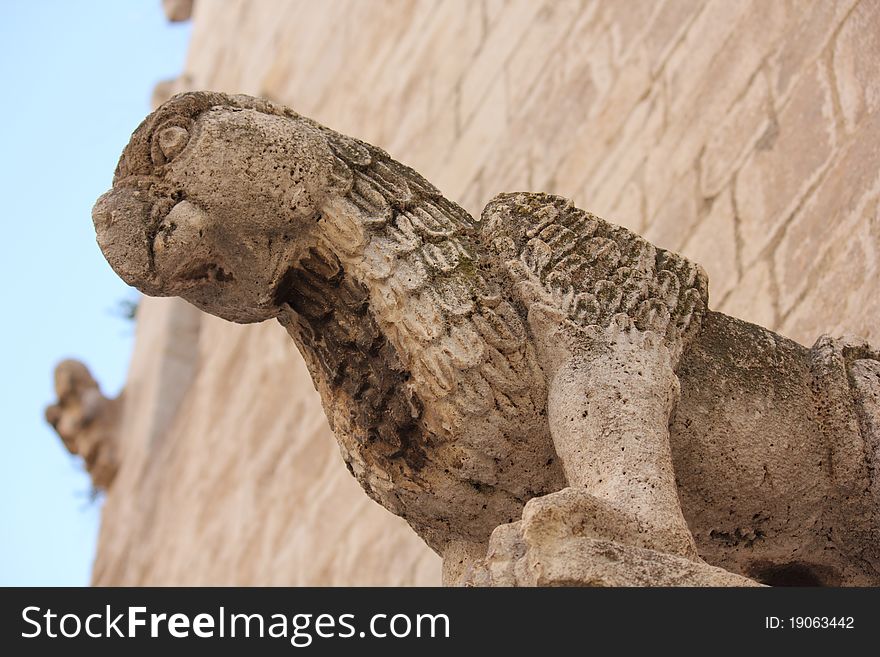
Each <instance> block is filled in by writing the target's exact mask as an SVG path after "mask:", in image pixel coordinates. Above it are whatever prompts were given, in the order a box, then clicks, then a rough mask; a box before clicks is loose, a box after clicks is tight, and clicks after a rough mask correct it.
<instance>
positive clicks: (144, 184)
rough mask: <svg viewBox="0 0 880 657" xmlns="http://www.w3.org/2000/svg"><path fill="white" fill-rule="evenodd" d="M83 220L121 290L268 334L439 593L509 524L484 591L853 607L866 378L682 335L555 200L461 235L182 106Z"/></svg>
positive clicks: (650, 251) (377, 173) (329, 136)
mask: <svg viewBox="0 0 880 657" xmlns="http://www.w3.org/2000/svg"><path fill="white" fill-rule="evenodd" d="M692 184H693V185H694V186H696V179H694V180H693V182H692ZM727 202H728V205H729V199H728V201H727ZM717 212H718V214H719V216H721V217H722V218H724V217H726V218H727V223H728V224H730V221H731V218H732V208H731V207H728V208H727V210H726V211H725V210H724V207H723V206H722V205H721V204H720V203H719V206H718V210H717ZM93 217H94V223H95V229H96V232H97V237H98V243H99V245H100V246H101V249H102V251H103V252H104V254H105V256H106V257H107V259H108V261H109V262H110V264H111V265H112V266H113V268H114V269H115V270H116V271H117V273H119V275H120V276H122V277H123V278H124V279H125V280H126V281H127V282H128V283H129V284H132V285H135V286H137V287H138V288H140V289H141V290H143V291H144V292H146V293H149V294H153V295H178V296H181V297H183V298H185V299H187V300H188V301H190V302H191V303H193V304H194V305H196V306H197V307H199V308H201V309H202V310H204V311H206V312H209V313H211V314H214V315H217V316H218V317H221V318H223V319H227V320H232V321H235V322H239V323H251V322H259V321H263V320H265V319H270V318H276V319H278V320H279V321H280V323H281V324H282V325H283V326H284V327H285V328H286V329H287V331H288V333H289V334H290V336H291V337H292V338H293V340H294V342H295V343H296V344H297V346H298V347H299V349H300V351H301V353H302V354H303V356H304V357H305V360H306V364H307V365H308V367H309V371H310V373H311V376H312V378H313V380H314V383H315V387H316V388H317V390H318V392H319V394H320V395H321V398H322V402H323V405H324V409H325V412H326V413H327V416H328V419H329V421H330V425H331V427H332V428H333V430H334V433H335V436H336V438H337V440H338V442H339V445H340V448H341V450H342V454H343V458H344V459H345V461H346V464H347V466H348V468H349V470H350V472H351V473H352V474H353V475H354V476H355V478H356V479H357V480H358V481H359V483H360V484H361V486H362V487H363V488H364V490H365V491H366V492H367V493H368V494H369V495H370V496H371V497H372V498H373V499H375V500H376V501H378V502H379V503H380V504H382V505H383V506H385V507H386V508H387V509H389V510H390V511H392V512H393V513H396V514H397V515H400V516H401V517H403V518H405V519H406V521H407V522H408V523H409V524H410V526H411V527H413V529H415V530H416V532H417V533H418V534H419V535H420V536H421V537H422V538H423V539H424V540H425V541H426V542H427V543H428V545H430V546H431V547H432V548H433V549H434V550H436V551H437V552H438V553H440V554H441V555H444V557H445V558H446V561H447V566H446V568H445V576H446V578H447V581H449V582H450V583H452V582H454V581H461V580H462V579H465V580H467V578H468V577H470V575H468V573H469V572H470V571H472V570H474V569H476V570H474V572H484V571H483V570H480V569H481V568H482V566H480V564H481V562H482V560H481V559H480V557H479V555H482V554H488V553H487V549H489V542H490V536H491V534H492V532H493V530H494V529H495V528H496V527H498V526H499V525H505V524H508V523H513V522H515V521H516V520H517V519H518V518H520V517H521V518H522V521H521V522H522V524H521V525H520V530H521V531H522V533H523V537H524V539H525V541H526V544H527V548H526V549H525V551H524V550H523V549H521V548H518V547H516V543H517V541H516V540H515V539H514V540H513V541H512V542H511V541H510V540H509V539H510V538H511V536H512V534H511V533H510V532H507V533H505V534H504V544H505V545H507V546H508V547H511V549H512V554H513V555H514V556H513V557H511V558H512V559H513V562H511V564H510V567H509V568H506V567H505V568H506V569H505V568H502V569H501V570H502V571H504V572H503V573H502V574H501V575H499V577H501V579H502V580H503V581H504V582H509V580H510V579H511V578H513V579H515V580H516V579H517V577H518V576H517V574H516V573H517V568H518V567H519V566H518V565H517V564H520V565H521V563H520V562H521V560H522V559H523V558H525V559H526V562H525V563H526V564H527V565H529V569H530V572H532V573H533V575H534V576H535V579H534V583H538V584H544V583H557V584H574V583H585V584H595V583H604V584H608V585H618V584H620V585H623V584H632V585H635V584H648V583H655V584H670V583H679V584H695V583H704V584H709V585H712V584H719V583H728V584H746V583H748V582H747V581H745V580H744V579H743V577H736V576H732V575H730V574H728V573H725V572H724V571H723V570H720V568H724V569H726V570H730V571H732V572H733V573H737V574H739V575H742V576H744V577H750V578H754V579H756V580H759V581H764V582H767V583H774V584H778V583H792V582H793V581H794V579H795V578H800V579H806V580H808V581H810V582H812V583H816V584H837V585H839V584H850V585H864V584H872V583H876V582H878V581H880V548H878V544H877V543H876V541H875V540H874V537H876V535H877V533H878V531H880V504H878V500H877V499H876V498H875V496H874V495H873V490H874V486H873V482H872V478H871V477H872V474H871V473H872V472H873V471H874V470H875V462H876V458H877V455H876V454H875V453H874V452H873V451H872V449H871V448H870V446H871V445H873V444H874V443H875V442H877V437H876V436H874V435H873V432H874V430H875V426H876V422H875V421H874V419H869V420H867V421H866V420H865V419H864V418H865V417H868V418H874V416H875V415H877V413H880V410H878V409H877V407H876V403H875V398H876V397H877V396H878V394H877V392H876V391H875V390H874V388H873V387H872V386H873V383H872V381H873V378H871V377H870V376H865V375H864V374H863V372H864V371H866V370H865V366H862V365H860V366H859V368H860V369H859V370H858V376H859V381H860V386H856V387H852V385H851V383H850V381H851V374H850V370H849V368H850V367H851V366H852V365H853V363H854V362H855V361H862V360H866V361H872V360H876V359H877V358H878V356H877V353H876V352H874V351H873V350H872V349H871V348H870V347H869V346H868V345H867V344H866V343H856V342H852V341H834V340H832V339H830V338H827V337H825V338H822V339H820V340H819V342H817V344H816V346H815V347H814V348H813V349H812V350H808V349H806V348H804V347H802V346H800V345H798V344H797V343H794V342H792V341H790V340H787V339H785V338H782V337H780V336H778V335H776V334H774V333H772V332H770V331H767V330H765V329H762V328H760V327H758V326H755V325H751V324H747V323H745V322H742V321H740V320H736V319H734V318H731V317H728V316H726V315H722V314H719V313H713V312H709V311H708V310H707V302H708V293H707V280H706V276H705V273H704V272H703V270H702V269H701V268H700V267H699V266H698V265H695V264H693V263H691V262H690V261H688V260H686V259H685V258H683V257H682V256H678V255H676V254H674V253H672V252H669V251H664V250H662V249H659V248H657V247H654V246H653V245H651V244H650V243H649V242H647V241H645V240H644V239H642V238H640V237H639V236H637V235H635V234H634V233H632V232H630V231H628V230H626V229H623V228H621V227H618V226H614V225H613V224H609V223H607V222H605V221H603V220H601V219H599V218H598V217H595V216H594V215H591V214H589V213H586V212H584V211H582V210H580V209H578V208H576V207H575V206H574V205H573V204H572V203H571V202H570V201H568V200H566V199H563V198H560V197H557V196H550V195H547V194H536V193H515V194H501V195H499V196H497V197H496V198H495V199H494V200H493V201H492V202H490V203H489V205H487V206H486V208H485V209H484V210H483V214H482V219H481V221H480V222H475V221H474V220H473V219H472V218H471V217H470V215H468V214H467V213H466V212H465V211H464V210H462V209H461V208H460V207H459V206H457V205H455V204H454V203H453V202H451V201H449V200H447V199H446V198H444V197H443V196H442V195H441V194H440V193H439V192H438V191H437V189H436V188H434V187H433V186H432V185H431V184H430V183H429V182H428V181H426V180H425V179H424V178H422V177H421V176H420V175H419V174H418V173H416V172H415V171H413V170H412V169H410V168H408V167H406V166H405V165H402V164H400V163H398V162H396V161H395V160H393V159H391V158H390V157H389V156H388V154H387V153H385V152H384V151H382V150H380V149H378V148H376V147H374V146H371V145H369V144H366V143H365V142H361V141H358V140H356V139H352V138H350V137H346V136H344V135H341V134H339V133H336V132H334V131H332V130H330V129H328V128H325V127H323V126H321V125H319V124H317V123H315V122H313V121H311V120H309V119H306V118H304V117H302V116H300V115H298V114H296V113H295V112H293V110H291V109H289V108H286V107H284V106H281V105H276V104H273V103H271V102H269V101H266V100H263V99H259V98H253V97H249V96H227V95H224V94H218V93H208V92H197V93H189V94H182V95H179V96H176V97H174V98H173V99H171V100H170V101H168V102H167V103H165V104H164V105H163V106H162V107H160V108H159V109H158V110H156V111H155V112H154V113H153V114H151V115H150V116H149V117H148V118H147V119H146V120H145V121H144V122H143V123H142V124H141V126H140V127H139V128H138V129H137V130H136V131H135V133H134V134H133V135H132V138H131V141H130V143H129V145H128V146H127V147H126V149H125V151H124V152H123V154H122V157H121V158H120V162H119V165H118V167H117V170H116V174H115V176H114V183H113V188H112V189H111V190H110V191H108V192H107V193H106V194H104V195H103V196H102V197H101V198H100V199H99V200H98V202H97V203H96V205H95V208H94V212H93ZM708 225H709V226H711V225H712V223H710V224H708ZM721 437H723V439H721ZM831 461H833V463H834V467H833V468H831V467H830V465H829V463H830V462H831ZM566 486H568V488H567V489H566V490H568V491H570V492H567V493H566V492H564V491H563V492H562V493H559V492H557V491H560V490H562V489H563V488H565V487H566ZM571 491H576V492H571ZM536 499H538V500H542V501H540V502H534V500H536ZM533 502H534V503H533ZM527 503H528V504H532V506H531V507H529V506H528V505H527ZM524 507H525V510H524ZM530 509H531V511H530ZM537 510H541V513H538V516H540V517H542V518H548V517H549V518H552V519H555V520H553V522H551V523H550V525H546V524H545V523H541V522H537V524H536V522H535V521H534V517H537V516H534V514H535V513H537ZM530 514H532V515H530ZM548 514H549V515H548ZM572 523H574V525H575V526H576V531H574V532H573V533H574V536H573V537H569V536H567V535H559V532H558V531H557V530H558V528H559V527H560V526H561V527H567V528H568V529H572V527H571V524H572ZM536 527H538V528H540V529H536ZM548 527H549V529H548ZM829 527H833V528H834V530H833V531H829V530H828V528H829ZM513 531H514V534H515V531H516V530H513ZM548 532H550V534H553V532H556V534H554V535H556V537H557V539H558V540H549V541H548V540H547V536H548V535H549V534H548ZM495 552H496V553H498V554H500V553H501V552H503V550H501V551H499V550H496V551H495ZM523 554H524V555H525V556H524V557H523V556H522V555H523ZM530 555H531V556H530ZM535 555H537V556H535ZM601 555H605V556H606V561H603V559H602V558H601ZM505 558H506V557H505ZM529 559H531V560H532V561H531V562H530V561H529ZM704 559H705V560H706V561H708V562H709V563H710V564H712V566H716V568H712V567H707V566H705V564H704V562H703V560H704ZM536 564H538V565H537V566H536ZM486 569H487V570H486V571H485V572H491V570H492V568H490V567H489V566H486ZM485 572H484V574H483V575H476V577H477V579H479V578H480V577H482V578H483V579H484V580H485V578H486V577H489V575H486V574H485ZM474 581H476V580H474ZM517 581H518V580H517Z"/></svg>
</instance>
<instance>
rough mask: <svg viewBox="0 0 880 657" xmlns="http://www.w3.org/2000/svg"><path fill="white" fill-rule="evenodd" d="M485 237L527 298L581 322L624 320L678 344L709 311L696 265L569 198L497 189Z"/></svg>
mask: <svg viewBox="0 0 880 657" xmlns="http://www.w3.org/2000/svg"><path fill="white" fill-rule="evenodd" d="M482 235H483V241H484V244H485V245H486V247H487V248H488V249H489V250H491V251H493V252H494V253H495V254H496V257H499V258H500V259H502V260H503V261H504V262H505V263H506V264H507V267H508V270H509V272H510V274H511V276H512V277H513V279H514V282H515V283H517V284H519V286H520V288H521V289H528V291H529V293H528V294H529V296H530V297H531V299H532V300H539V301H540V302H542V303H545V304H548V305H550V306H552V307H553V308H555V309H557V310H559V311H561V312H562V313H563V314H564V315H565V316H567V317H568V318H569V319H571V320H572V321H574V322H575V323H577V324H580V325H582V326H591V325H594V326H601V327H605V326H608V325H609V324H610V323H611V322H612V320H615V321H621V320H623V321H626V322H632V324H633V325H634V326H635V328H637V329H639V330H642V331H647V330H651V331H653V332H655V333H657V334H659V335H661V336H665V337H666V339H667V341H669V342H671V343H677V342H680V341H681V340H683V339H686V338H687V336H688V335H690V334H691V333H692V332H693V331H694V330H695V329H696V328H698V326H699V322H698V321H697V322H694V319H695V318H697V319H698V318H699V317H700V316H701V315H702V313H703V311H704V310H705V308H706V304H707V301H708V283H707V278H706V274H705V272H704V271H703V270H702V268H701V267H700V266H699V265H696V264H694V263H692V262H690V261H688V260H687V259H685V258H684V257H682V256H680V255H677V254H675V253H671V252H669V251H665V250H663V249H659V248H657V247H655V246H653V245H652V244H651V243H649V242H648V241H646V240H644V239H643V238H641V237H639V236H638V235H636V234H635V233H633V232H631V231H629V230H627V229H625V228H622V227H620V226H615V225H614V224H610V223H608V222H606V221H603V220H602V219H600V218H598V217H596V216H595V215H592V214H590V213H589V212H585V211H584V210H581V209H579V208H577V207H575V206H574V204H573V203H572V202H571V201H569V200H568V199H564V198H560V197H558V196H552V195H549V194H536V193H513V194H500V195H498V196H497V197H495V198H494V199H493V200H492V201H491V202H490V203H489V204H488V205H487V206H486V208H485V210H484V211H483V226H482ZM624 318H625V319H624Z"/></svg>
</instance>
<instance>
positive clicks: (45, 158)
mask: <svg viewBox="0 0 880 657" xmlns="http://www.w3.org/2000/svg"><path fill="white" fill-rule="evenodd" d="M160 5H161V3H160V0H124V1H123V2H120V1H119V0H112V1H111V0H103V1H91V2H69V1H62V0H57V1H54V2H53V1H48V0H41V1H36V0H17V1H14V0H13V1H9V0H5V1H4V2H3V4H2V8H0V71H2V75H0V81H2V92H0V93H2V95H3V98H2V104H0V144H2V151H0V200H2V215H3V216H2V226H3V227H4V230H3V234H4V235H5V237H4V238H3V239H2V240H0V281H2V283H0V284H2V286H3V295H2V302H3V306H2V307H3V310H2V321H0V349H2V354H3V358H2V363H3V372H2V379H3V384H2V385H3V389H2V391H0V404H2V406H0V411H2V418H0V454H2V458H0V522H2V525H0V527H2V532H0V585H82V584H87V583H88V582H89V577H90V572H91V565H92V558H93V555H94V549H95V540H96V538H97V530H98V524H99V521H100V500H98V501H90V496H89V491H90V485H89V478H88V475H87V474H86V473H85V471H84V470H83V468H82V466H81V465H80V464H79V462H78V459H76V458H74V457H72V456H70V455H69V454H68V453H67V452H66V451H65V449H64V447H63V446H62V444H61V441H60V440H59V439H58V437H57V436H56V435H55V434H54V432H53V431H52V429H51V428H50V427H49V426H48V425H46V424H45V422H44V421H43V408H44V407H45V406H46V404H47V403H49V402H51V401H53V391H52V370H53V367H54V365H55V363H56V362H57V361H59V360H61V359H62V358H66V357H74V358H79V359H80V360H82V361H84V362H85V363H86V364H88V365H89V367H90V368H91V370H92V373H93V374H94V375H95V378H97V379H98V381H99V382H100V383H101V386H102V388H103V390H104V393H105V394H114V395H115V394H116V393H118V391H119V390H120V389H121V388H122V385H123V382H124V380H125V373H126V370H127V368H128V360H129V356H130V352H131V346H132V339H133V336H134V325H133V324H132V323H131V322H129V321H127V320H125V319H123V318H121V317H120V316H119V313H118V305H119V303H120V302H121V301H123V300H126V299H129V300H135V299H136V298H137V296H136V293H135V292H134V290H132V289H131V288H128V287H127V286H126V285H125V284H124V283H123V282H122V281H121V280H119V279H118V278H117V277H116V275H115V274H114V273H113V272H112V270H111V269H110V267H109V266H108V265H107V264H106V262H105V261H104V259H103V257H102V256H101V253H100V251H99V250H98V247H97V245H96V244H95V236H94V231H93V229H92V223H91V218H90V210H91V206H92V204H93V203H94V201H95V199H96V198H97V197H98V196H99V195H100V194H101V193H102V192H104V191H105V190H106V189H107V188H108V187H109V185H110V180H111V177H112V175H113V169H114V167H115V166H116V161H117V159H118V157H119V154H120V152H121V151H122V148H123V147H124V146H125V144H126V143H127V141H128V137H129V135H130V134H131V131H132V130H133V129H134V128H135V127H136V126H137V125H138V123H139V122H140V121H141V120H142V119H143V118H144V116H146V114H147V113H148V112H149V109H150V108H149V99H150V93H151V91H152V88H153V85H154V84H155V83H156V82H157V81H158V80H161V79H163V78H169V77H175V76H177V75H178V74H179V73H180V71H181V70H182V69H183V65H184V61H185V56H186V48H187V43H188V41H189V30H190V28H189V24H183V25H180V24H169V23H167V22H166V21H165V18H164V15H163V14H162V11H161V6H160Z"/></svg>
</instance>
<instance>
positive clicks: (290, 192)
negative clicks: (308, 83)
mask: <svg viewBox="0 0 880 657" xmlns="http://www.w3.org/2000/svg"><path fill="white" fill-rule="evenodd" d="M242 143H247V144H249V145H250V147H249V148H248V149H242V148H240V147H238V145H240V144H242ZM330 160H331V158H330V153H329V149H328V146H327V142H326V139H325V137H324V135H323V134H322V133H321V131H320V129H319V128H318V127H316V126H315V124H313V123H311V122H310V121H308V120H307V119H303V118H301V117H299V116H298V115H296V114H294V113H293V112H291V111H290V110H287V109H286V108H280V107H278V106H274V105H273V104H272V103H270V102H269V101H265V100H260V99H256V98H251V97H247V96H226V95H223V94H213V93H186V94H181V95H179V96H176V97H175V98H173V99H172V100H170V101H169V102H168V103H166V104H165V105H163V106H162V107H161V108H159V109H158V110H157V111H155V112H154V113H153V114H151V115H150V116H149V117H147V119H146V120H145V121H144V122H143V123H142V124H141V125H140V126H139V127H138V128H137V130H135V132H134V134H133V135H132V138H131V141H130V142H129V144H128V146H127V147H126V148H125V150H124V152H123V154H122V157H121V158H120V161H119V165H118V166H117V168H116V173H115V175H114V178H113V187H112V189H111V190H110V191H108V192H107V193H105V194H104V195H103V196H101V198H100V199H98V202H97V203H96V204H95V207H94V209H93V211H92V218H93V220H94V224H95V230H96V232H97V238H98V244H99V245H100V247H101V250H102V251H103V253H104V256H105V257H106V258H107V260H108V261H109V262H110V265H111V266H112V267H113V269H114V270H115V271H116V273H117V274H119V276H121V277H122V278H123V279H124V280H125V281H126V282H127V283H128V284H129V285H132V286H134V287H137V288H139V289H140V290H142V291H143V292H145V293H147V294H149V295H152V296H180V297H183V298H185V299H186V300H188V301H190V302H191V303H193V304H194V305H196V306H198V307H199V308H201V309H202V310H204V311H206V312H209V313H211V314H214V315H218V316H220V317H222V318H224V319H227V320H231V321H236V322H258V321H262V320H265V319H268V318H270V317H274V316H275V315H277V313H278V308H277V305H276V304H275V303H274V302H273V291H274V290H276V289H277V288H278V285H279V283H280V280H281V278H282V277H283V275H284V274H285V272H286V271H287V268H288V266H289V263H290V262H294V261H296V260H297V259H298V258H299V257H300V256H301V255H302V252H303V249H304V248H305V247H304V245H305V244H306V242H307V241H308V240H307V239H303V238H304V237H305V236H306V235H307V234H308V233H309V231H310V230H311V229H312V227H313V226H314V224H315V221H316V218H318V215H319V209H320V207H321V203H322V200H323V199H324V197H325V196H326V195H327V193H328V182H329V175H330V167H329V166H328V162H329V161H330ZM257 252H258V253H260V254H261V255H260V258H254V257H253V254H254V253H257ZM267 255H268V257H267ZM258 263H259V265H260V266H255V265H256V264H258Z"/></svg>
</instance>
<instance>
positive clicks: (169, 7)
mask: <svg viewBox="0 0 880 657" xmlns="http://www.w3.org/2000/svg"><path fill="white" fill-rule="evenodd" d="M194 4H195V1H194V0H162V9H163V10H164V12H165V17H166V18H167V19H168V20H169V21H171V22H172V23H181V22H183V21H188V20H189V19H190V18H192V12H193V5H194Z"/></svg>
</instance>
